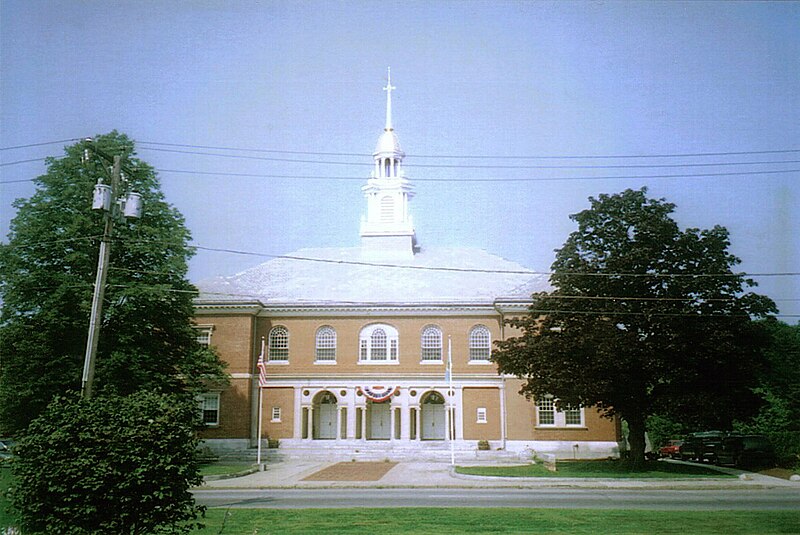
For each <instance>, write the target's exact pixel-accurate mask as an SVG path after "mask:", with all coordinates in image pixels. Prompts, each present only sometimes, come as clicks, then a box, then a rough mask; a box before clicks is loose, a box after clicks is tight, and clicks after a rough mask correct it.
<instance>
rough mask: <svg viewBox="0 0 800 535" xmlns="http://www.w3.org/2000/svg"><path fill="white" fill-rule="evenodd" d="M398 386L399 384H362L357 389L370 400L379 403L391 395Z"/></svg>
mask: <svg viewBox="0 0 800 535" xmlns="http://www.w3.org/2000/svg"><path fill="white" fill-rule="evenodd" d="M399 388H400V387H399V386H362V387H360V388H359V389H358V390H359V392H362V393H363V394H364V395H365V396H366V397H367V399H369V400H370V401H373V402H375V403H381V402H383V401H386V400H387V399H389V398H390V397H392V395H393V394H394V393H395V392H397V390H398V389H399Z"/></svg>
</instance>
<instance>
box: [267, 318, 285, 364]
mask: <svg viewBox="0 0 800 535" xmlns="http://www.w3.org/2000/svg"><path fill="white" fill-rule="evenodd" d="M278 329H282V330H283V331H285V332H286V358H285V359H278V358H273V356H272V351H273V349H276V350H277V349H283V348H273V347H272V334H273V333H274V332H275V331H277V330H278ZM289 343H290V338H289V329H288V328H286V327H285V326H283V325H275V326H274V327H272V329H270V330H269V335H268V336H267V364H289V347H290V345H289Z"/></svg>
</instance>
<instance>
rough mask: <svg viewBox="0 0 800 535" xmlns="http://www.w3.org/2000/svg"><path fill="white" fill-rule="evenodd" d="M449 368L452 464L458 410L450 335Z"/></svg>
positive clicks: (448, 340) (448, 348) (449, 428)
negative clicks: (456, 407) (456, 408)
mask: <svg viewBox="0 0 800 535" xmlns="http://www.w3.org/2000/svg"><path fill="white" fill-rule="evenodd" d="M447 369H448V370H450V373H448V374H447V376H448V378H449V383H450V384H448V385H447V393H448V395H449V397H450V418H448V421H449V425H448V429H447V432H448V433H449V434H450V464H451V465H455V464H456V441H455V438H456V437H455V429H456V411H455V392H454V391H453V341H452V340H451V339H450V336H448V337H447Z"/></svg>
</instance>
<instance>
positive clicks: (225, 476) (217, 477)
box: [203, 466, 258, 481]
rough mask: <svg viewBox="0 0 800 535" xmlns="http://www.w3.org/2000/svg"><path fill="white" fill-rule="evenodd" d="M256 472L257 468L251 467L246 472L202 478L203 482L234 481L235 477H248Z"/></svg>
mask: <svg viewBox="0 0 800 535" xmlns="http://www.w3.org/2000/svg"><path fill="white" fill-rule="evenodd" d="M256 472H258V466H253V467H251V468H248V469H247V470H242V471H241V472H233V473H230V474H215V475H211V476H203V481H220V480H222V479H234V478H237V477H243V476H249V475H250V474H255V473H256Z"/></svg>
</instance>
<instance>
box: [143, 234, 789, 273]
mask: <svg viewBox="0 0 800 535" xmlns="http://www.w3.org/2000/svg"><path fill="white" fill-rule="evenodd" d="M132 241H144V242H147V243H156V242H157V240H132ZM162 243H163V242H162ZM189 247H191V248H193V249H197V250H201V251H212V252H223V253H231V254H239V255H244V256H259V257H265V258H273V259H286V260H298V261H304V262H319V263H323V264H339V265H356V266H367V267H384V268H394V269H411V270H418V271H447V272H459V273H487V274H497V275H548V276H549V275H554V274H556V273H554V272H552V271H533V270H503V269H477V268H456V267H444V266H439V267H437V266H409V265H404V264H391V263H382V262H364V261H358V260H332V259H327V258H313V257H305V256H296V255H274V254H268V253H259V252H254V251H241V250H237V249H225V248H219V247H206V246H202V245H189ZM558 275H570V276H586V277H637V278H653V277H654V278H659V277H664V278H686V277H796V276H800V272H779V273H745V272H742V273H582V272H559V273H558Z"/></svg>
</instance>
